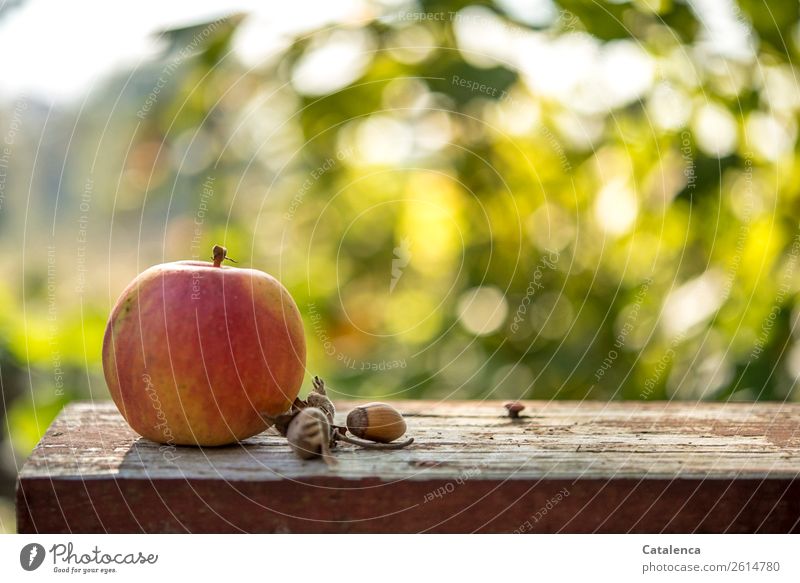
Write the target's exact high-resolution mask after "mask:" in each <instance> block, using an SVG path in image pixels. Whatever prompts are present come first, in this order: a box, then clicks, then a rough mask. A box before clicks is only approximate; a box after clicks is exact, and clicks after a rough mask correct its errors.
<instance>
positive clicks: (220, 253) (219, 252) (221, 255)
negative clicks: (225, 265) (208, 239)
mask: <svg viewBox="0 0 800 583" xmlns="http://www.w3.org/2000/svg"><path fill="white" fill-rule="evenodd" d="M211 253H212V255H213V259H214V267H220V266H221V265H222V262H223V261H232V262H233V263H238V261H236V260H235V259H231V258H230V257H228V250H227V249H226V248H225V247H223V246H222V245H214V248H213V249H212V250H211Z"/></svg>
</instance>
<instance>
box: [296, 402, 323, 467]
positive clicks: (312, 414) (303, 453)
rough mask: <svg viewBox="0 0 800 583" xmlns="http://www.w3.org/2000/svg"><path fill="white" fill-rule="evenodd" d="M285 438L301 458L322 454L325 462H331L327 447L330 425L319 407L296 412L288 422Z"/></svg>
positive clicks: (311, 457)
mask: <svg viewBox="0 0 800 583" xmlns="http://www.w3.org/2000/svg"><path fill="white" fill-rule="evenodd" d="M286 439H287V441H288V442H289V446H290V447H291V448H292V451H293V452H294V453H295V454H297V456H298V457H300V458H302V459H306V460H307V459H313V458H316V457H320V456H322V457H323V458H324V459H325V461H326V462H328V463H332V462H333V460H332V458H331V457H330V449H329V442H330V439H331V430H330V425H328V417H327V415H326V414H325V412H324V411H322V410H321V409H317V408H316V407H308V408H306V409H302V410H301V411H300V412H299V413H297V415H295V416H294V418H293V419H292V421H291V423H289V428H288V430H287V432H286Z"/></svg>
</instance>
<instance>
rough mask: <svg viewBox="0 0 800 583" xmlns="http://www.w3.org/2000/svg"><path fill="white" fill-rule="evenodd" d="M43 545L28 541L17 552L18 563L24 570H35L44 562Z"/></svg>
mask: <svg viewBox="0 0 800 583" xmlns="http://www.w3.org/2000/svg"><path fill="white" fill-rule="evenodd" d="M44 555H45V552H44V547H43V546H42V545H40V544H39V543H30V544H27V545H25V546H24V547H22V550H21V551H20V552H19V564H20V565H22V568H23V569H25V570H26V571H35V570H36V569H38V568H39V567H41V566H42V563H43V562H44Z"/></svg>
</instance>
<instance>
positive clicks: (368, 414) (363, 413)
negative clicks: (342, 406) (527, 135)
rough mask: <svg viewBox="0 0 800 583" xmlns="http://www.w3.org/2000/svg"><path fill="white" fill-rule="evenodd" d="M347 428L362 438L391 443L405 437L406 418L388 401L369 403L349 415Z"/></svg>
mask: <svg viewBox="0 0 800 583" xmlns="http://www.w3.org/2000/svg"><path fill="white" fill-rule="evenodd" d="M347 430H348V431H349V432H350V433H352V434H353V435H355V436H356V437H360V438H361V439H368V440H370V441H376V442H378V443H389V442H392V441H394V440H395V439H399V438H400V437H403V434H405V432H406V420H405V419H403V416H402V415H401V414H400V412H399V411H397V409H395V408H394V407H392V406H391V405H387V404H386V403H367V404H366V405H361V406H360V407H356V408H355V409H353V410H352V411H350V413H349V414H348V415H347Z"/></svg>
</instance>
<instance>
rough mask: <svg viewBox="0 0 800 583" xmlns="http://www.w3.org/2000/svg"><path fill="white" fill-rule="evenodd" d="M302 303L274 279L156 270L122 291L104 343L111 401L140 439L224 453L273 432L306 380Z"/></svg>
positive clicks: (194, 265)
mask: <svg viewBox="0 0 800 583" xmlns="http://www.w3.org/2000/svg"><path fill="white" fill-rule="evenodd" d="M305 362H306V343H305V336H304V333H303V323H302V319H301V317H300V312H299V311H298V309H297V305H296V304H295V303H294V300H293V299H292V297H291V296H290V295H289V292H288V291H287V290H286V288H284V287H283V286H282V285H281V284H280V282H278V280H276V279H275V278H274V277H272V276H270V275H268V274H266V273H264V272H262V271H258V270H255V269H239V268H235V267H227V266H219V267H217V266H215V265H214V264H212V263H206V262H200V261H178V262H175V263H164V264H162V265H156V266H154V267H151V268H149V269H147V270H145V271H144V272H142V273H141V274H140V275H139V276H138V277H136V279H134V280H133V281H132V282H131V283H130V284H129V285H128V287H127V288H126V289H125V290H124V291H123V292H122V295H121V296H120V298H119V300H117V303H116V305H115V306H114V309H113V311H112V312H111V316H110V318H109V321H108V325H107V326H106V332H105V337H104V339H103V372H104V373H105V378H106V382H107V383H108V387H109V390H110V392H111V397H112V398H113V399H114V402H115V403H116V405H117V407H118V408H119V411H120V413H122V416H123V417H124V418H125V420H126V421H127V422H128V424H129V425H130V426H131V427H132V428H133V429H134V430H135V431H136V432H137V433H139V434H141V435H142V436H144V437H146V438H148V439H150V440H152V441H156V442H158V443H167V444H173V445H209V446H211V445H224V444H228V443H234V442H236V441H239V440H242V439H245V438H247V437H250V436H252V435H255V434H257V433H260V432H262V431H264V430H265V429H266V428H267V423H266V422H265V421H264V420H263V419H262V417H261V416H260V415H259V413H265V414H267V415H277V414H280V413H283V412H285V411H286V410H287V409H288V408H289V407H290V405H291V403H292V402H293V401H294V399H295V397H297V394H298V392H299V390H300V385H301V384H302V382H303V376H304V374H305Z"/></svg>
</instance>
